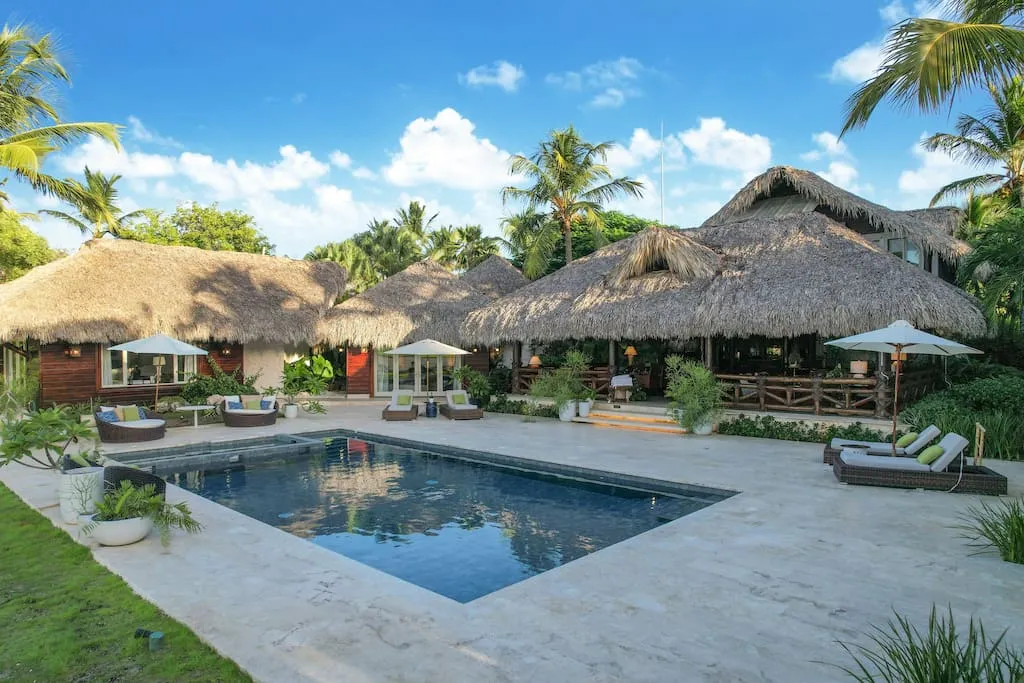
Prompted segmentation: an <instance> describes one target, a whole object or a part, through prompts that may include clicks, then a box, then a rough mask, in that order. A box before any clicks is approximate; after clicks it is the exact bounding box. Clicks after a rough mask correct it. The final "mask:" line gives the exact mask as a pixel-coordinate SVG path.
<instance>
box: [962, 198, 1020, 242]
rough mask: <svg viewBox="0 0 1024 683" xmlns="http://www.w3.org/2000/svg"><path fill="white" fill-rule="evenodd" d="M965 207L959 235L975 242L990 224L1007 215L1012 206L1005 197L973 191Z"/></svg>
mask: <svg viewBox="0 0 1024 683" xmlns="http://www.w3.org/2000/svg"><path fill="white" fill-rule="evenodd" d="M963 209H964V218H963V222H962V223H961V224H960V229H959V231H958V232H957V236H958V237H959V238H960V239H963V240H967V241H968V242H972V243H973V242H974V241H975V240H977V239H978V238H979V237H980V236H981V235H982V234H983V233H984V231H985V229H986V228H988V226H989V225H991V224H992V223H994V222H996V221H997V220H999V219H1000V218H1002V217H1003V216H1005V215H1006V212H1007V211H1008V210H1009V209H1010V207H1009V206H1008V205H1007V202H1006V199H1005V198H1003V197H998V196H995V195H991V194H974V193H973V192H971V193H969V194H968V195H967V201H966V202H964V207H963Z"/></svg>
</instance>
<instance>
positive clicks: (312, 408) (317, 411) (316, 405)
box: [306, 401, 327, 415]
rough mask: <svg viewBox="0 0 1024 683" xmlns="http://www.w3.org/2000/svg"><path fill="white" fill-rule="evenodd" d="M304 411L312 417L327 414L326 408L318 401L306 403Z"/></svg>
mask: <svg viewBox="0 0 1024 683" xmlns="http://www.w3.org/2000/svg"><path fill="white" fill-rule="evenodd" d="M306 411H307V412H310V413H312V414H314V415H326V414H327V408H326V407H325V406H324V404H323V403H321V402H320V401H306Z"/></svg>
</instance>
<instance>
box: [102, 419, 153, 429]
mask: <svg viewBox="0 0 1024 683" xmlns="http://www.w3.org/2000/svg"><path fill="white" fill-rule="evenodd" d="M112 424H115V425H117V426H118V427H128V428H129V429H146V428H148V427H159V426H160V425H162V424H166V423H165V422H164V421H163V420H153V419H149V420H132V421H130V422H123V421H122V422H113V423H112Z"/></svg>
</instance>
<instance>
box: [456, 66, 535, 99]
mask: <svg viewBox="0 0 1024 683" xmlns="http://www.w3.org/2000/svg"><path fill="white" fill-rule="evenodd" d="M525 76H526V72H525V71H524V70H523V67H521V66H516V65H515V64H511V63H509V62H506V61H505V60H503V59H501V60H498V61H496V62H494V63H493V64H482V65H480V66H475V67H473V68H472V69H470V70H469V71H467V72H466V73H465V74H464V75H463V74H460V75H459V81H460V82H462V83H465V84H466V85H469V86H473V87H482V86H497V87H499V88H501V89H502V90H504V91H505V92H515V91H516V89H517V88H518V87H519V81H521V80H522V79H523V78H524V77H525Z"/></svg>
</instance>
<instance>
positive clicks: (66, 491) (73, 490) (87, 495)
mask: <svg viewBox="0 0 1024 683" xmlns="http://www.w3.org/2000/svg"><path fill="white" fill-rule="evenodd" d="M57 500H59V501H60V518H61V519H62V520H64V523H65V524H77V523H78V516H79V515H83V514H91V513H93V512H95V511H96V503H98V502H100V501H101V500H103V468H102V467H79V468H77V469H73V470H68V471H67V472H62V473H61V474H60V483H59V484H58V486H57Z"/></svg>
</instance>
